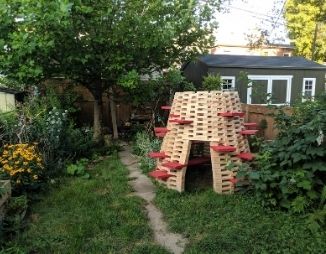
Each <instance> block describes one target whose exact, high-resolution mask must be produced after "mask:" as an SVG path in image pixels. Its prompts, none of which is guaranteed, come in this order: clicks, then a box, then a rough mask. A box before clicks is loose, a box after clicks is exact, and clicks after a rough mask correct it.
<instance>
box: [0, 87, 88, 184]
mask: <svg viewBox="0 0 326 254" xmlns="http://www.w3.org/2000/svg"><path fill="white" fill-rule="evenodd" d="M74 98H75V97H74V95H73V94H70V93H69V92H67V93H65V94H64V95H59V94H56V93H55V92H54V90H52V89H49V90H48V91H45V92H44V96H42V97H39V96H35V95H33V96H30V97H28V98H27V99H26V101H25V103H23V104H22V105H20V106H19V107H18V108H17V109H16V110H15V111H14V112H12V113H10V114H2V115H0V126H1V128H0V137H1V138H2V139H1V140H2V145H3V144H17V143H34V142H36V143H37V144H38V148H39V150H40V152H41V153H42V157H43V161H44V164H45V169H46V170H45V171H46V175H47V176H48V177H53V176H56V175H59V174H60V173H62V172H63V170H64V168H65V163H66V162H67V161H71V160H75V159H78V158H80V157H86V156H88V155H90V151H92V149H93V141H92V131H91V129H89V128H77V127H76V125H75V124H74V121H73V119H72V117H71V113H73V112H75V111H76V109H75V108H74V107H73V99H74Z"/></svg>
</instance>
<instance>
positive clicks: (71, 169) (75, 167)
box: [67, 159, 90, 178]
mask: <svg viewBox="0 0 326 254" xmlns="http://www.w3.org/2000/svg"><path fill="white" fill-rule="evenodd" d="M87 163H88V159H80V160H78V161H77V162H76V163H75V164H69V165H68V166H67V174H68V175H71V176H81V177H82V178H89V177H90V174H89V173H87V172H86V165H87Z"/></svg>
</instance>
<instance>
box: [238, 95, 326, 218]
mask: <svg viewBox="0 0 326 254" xmlns="http://www.w3.org/2000/svg"><path fill="white" fill-rule="evenodd" d="M293 111H294V113H293V114H292V115H287V116H286V115H285V114H284V113H283V112H280V113H278V114H277V115H276V118H275V119H276V123H277V127H278V129H279V131H280V133H279V136H278V138H277V139H276V140H274V141H273V142H271V143H268V144H267V145H266V146H263V150H262V153H261V154H259V155H258V156H257V159H256V162H254V170H253V171H246V174H245V175H246V176H247V177H248V179H249V180H250V181H251V183H252V184H253V186H254V189H255V190H256V194H257V196H258V197H259V198H260V199H261V201H262V202H263V203H264V204H265V205H268V206H272V207H275V206H276V207H282V208H285V209H288V210H290V211H292V212H296V213H302V212H307V211H310V210H312V209H316V208H320V207H321V206H323V205H324V203H325V196H326V194H325V193H326V190H325V187H324V186H325V183H326V173H325V172H326V156H325V155H326V143H325V141H324V140H321V141H320V142H319V143H318V142H316V138H317V137H318V136H320V133H325V131H326V118H325V117H324V116H325V113H326V94H323V95H321V96H320V97H318V98H317V99H316V100H315V101H314V102H309V103H300V104H298V105H295V106H294V108H293ZM241 173H242V174H243V172H241Z"/></svg>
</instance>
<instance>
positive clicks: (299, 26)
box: [285, 0, 326, 61]
mask: <svg viewBox="0 0 326 254" xmlns="http://www.w3.org/2000/svg"><path fill="white" fill-rule="evenodd" d="M285 19H286V21H287V27H288V30H289V35H290V38H291V39H293V41H294V44H295V47H296V54H297V55H301V56H304V57H306V58H309V59H313V60H316V61H326V23H325V21H326V2H325V1H324V0H287V2H286V5H285Z"/></svg>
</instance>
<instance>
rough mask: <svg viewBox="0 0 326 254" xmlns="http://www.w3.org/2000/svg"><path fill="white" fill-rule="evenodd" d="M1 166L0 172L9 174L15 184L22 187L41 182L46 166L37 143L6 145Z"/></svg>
mask: <svg viewBox="0 0 326 254" xmlns="http://www.w3.org/2000/svg"><path fill="white" fill-rule="evenodd" d="M0 167H1V168H0V172H1V173H4V174H5V175H7V176H9V178H10V180H11V181H12V183H13V186H15V187H20V188H21V187H23V188H24V187H26V186H30V185H32V184H34V183H37V182H40V176H41V175H42V173H43V168H44V166H43V160H42V158H41V156H40V154H39V152H38V151H37V148H36V144H14V145H5V146H4V149H3V152H2V154H1V156H0Z"/></svg>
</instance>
